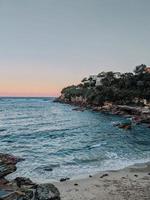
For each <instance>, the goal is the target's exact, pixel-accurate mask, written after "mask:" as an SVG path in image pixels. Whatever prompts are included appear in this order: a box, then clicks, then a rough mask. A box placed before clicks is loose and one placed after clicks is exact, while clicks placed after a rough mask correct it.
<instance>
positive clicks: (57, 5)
mask: <svg viewBox="0 0 150 200" xmlns="http://www.w3.org/2000/svg"><path fill="white" fill-rule="evenodd" d="M149 10H150V0H125V1H124V0H0V96H58V95H59V94H60V91H61V89H62V88H63V87H66V86H68V85H72V84H77V83H79V82H80V80H81V79H83V78H84V77H86V76H88V75H90V74H97V73H99V72H101V71H111V70H112V71H121V72H125V71H132V70H133V69H134V67H135V66H136V65H139V64H142V63H143V64H147V65H150V42H149V41H150V39H149V37H150V12H149Z"/></svg>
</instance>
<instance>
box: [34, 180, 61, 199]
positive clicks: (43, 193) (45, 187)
mask: <svg viewBox="0 0 150 200" xmlns="http://www.w3.org/2000/svg"><path fill="white" fill-rule="evenodd" d="M35 200H60V193H59V191H58V189H57V188H56V187H55V186H54V185H53V184H49V183H48V184H40V185H38V186H37V188H36V191H35Z"/></svg>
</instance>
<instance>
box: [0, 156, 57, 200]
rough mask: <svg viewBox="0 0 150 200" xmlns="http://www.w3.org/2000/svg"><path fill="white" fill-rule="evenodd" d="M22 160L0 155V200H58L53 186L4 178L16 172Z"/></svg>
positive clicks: (24, 179) (20, 179)
mask: <svg viewBox="0 0 150 200" xmlns="http://www.w3.org/2000/svg"><path fill="white" fill-rule="evenodd" d="M22 160H23V159H21V158H17V157H15V156H12V155H9V154H2V153H0V200H60V193H59V191H58V189H57V188H56V187H55V186H54V185H53V184H36V183H34V182H32V181H31V180H30V179H29V178H24V177H17V178H15V179H14V180H11V181H8V180H7V179H6V178H5V177H6V176H7V175H8V174H10V173H12V172H14V171H16V169H17V168H16V164H17V162H20V161H22Z"/></svg>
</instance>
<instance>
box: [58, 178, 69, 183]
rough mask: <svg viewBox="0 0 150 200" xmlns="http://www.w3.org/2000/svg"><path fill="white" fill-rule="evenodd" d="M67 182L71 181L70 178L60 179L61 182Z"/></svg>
mask: <svg viewBox="0 0 150 200" xmlns="http://www.w3.org/2000/svg"><path fill="white" fill-rule="evenodd" d="M67 180H70V178H61V179H60V182H65V181H67Z"/></svg>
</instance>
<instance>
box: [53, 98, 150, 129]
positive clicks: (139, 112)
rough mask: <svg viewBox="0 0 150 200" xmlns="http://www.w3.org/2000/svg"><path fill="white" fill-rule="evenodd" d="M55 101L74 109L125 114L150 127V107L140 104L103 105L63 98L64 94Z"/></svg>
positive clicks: (108, 103) (137, 122) (107, 103)
mask: <svg viewBox="0 0 150 200" xmlns="http://www.w3.org/2000/svg"><path fill="white" fill-rule="evenodd" d="M54 102H58V103H65V104H69V105H73V106H76V108H74V109H73V110H75V111H82V112H83V111H84V110H86V109H90V110H92V111H95V112H102V113H106V114H112V115H119V116H124V117H126V118H129V117H131V118H132V119H133V121H134V122H135V123H136V124H139V123H146V124H147V125H148V127H149V128H150V108H149V107H140V106H128V105H116V104H112V103H110V102H106V103H104V105H103V106H98V105H92V104H87V103H86V102H85V100H82V99H80V101H78V100H77V101H76V100H75V99H74V100H71V101H69V100H68V99H65V98H63V97H62V96H60V97H58V98H56V99H55V100H54Z"/></svg>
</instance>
